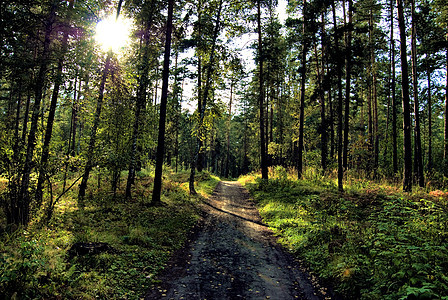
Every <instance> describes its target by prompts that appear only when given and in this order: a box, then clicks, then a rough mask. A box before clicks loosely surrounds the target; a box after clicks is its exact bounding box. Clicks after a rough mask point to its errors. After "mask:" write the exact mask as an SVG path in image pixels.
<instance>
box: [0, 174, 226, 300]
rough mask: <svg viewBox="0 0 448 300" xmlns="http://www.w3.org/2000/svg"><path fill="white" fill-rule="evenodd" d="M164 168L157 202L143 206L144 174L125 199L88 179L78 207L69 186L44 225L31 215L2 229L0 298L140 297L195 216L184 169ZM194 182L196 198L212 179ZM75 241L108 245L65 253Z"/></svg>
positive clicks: (147, 196)
mask: <svg viewBox="0 0 448 300" xmlns="http://www.w3.org/2000/svg"><path fill="white" fill-rule="evenodd" d="M167 173H168V175H167V176H166V177H165V178H164V186H163V194H162V202H163V205H162V206H157V207H152V206H151V205H150V201H151V192H152V191H151V188H152V182H153V178H152V177H151V175H150V174H151V173H150V172H146V173H145V172H141V173H140V174H139V176H138V178H137V180H136V186H135V189H134V193H133V195H134V197H133V198H132V199H130V200H127V199H125V197H124V195H123V194H122V193H120V192H119V193H117V194H116V195H115V196H114V195H113V194H112V193H110V192H109V190H108V184H107V183H106V182H104V184H101V185H100V186H96V183H97V181H96V180H95V178H93V180H92V184H91V185H90V190H89V191H88V195H89V197H88V199H86V207H85V209H84V210H83V211H81V210H79V209H78V208H77V203H76V195H77V193H76V190H74V191H72V192H71V193H67V196H66V197H64V198H63V199H61V200H60V201H59V203H58V204H57V206H56V209H55V212H54V215H53V218H52V220H51V222H50V223H49V224H48V225H47V226H43V227H42V226H41V225H40V223H39V220H38V218H36V219H35V220H33V222H32V223H31V224H30V225H29V226H28V228H19V229H18V230H16V231H15V232H13V233H8V232H7V231H5V232H4V233H3V235H2V236H0V299H11V298H17V299H28V298H32V299H97V298H100V299H139V298H141V297H142V296H143V295H144V294H145V292H146V291H147V290H148V289H149V287H150V286H151V285H152V284H154V283H156V282H155V276H156V275H157V274H158V273H159V272H160V271H161V270H163V268H164V266H165V264H166V262H167V261H168V259H169V258H170V256H171V254H172V253H173V251H175V250H176V249H179V248H180V247H182V245H183V244H184V242H185V240H186V237H187V234H188V232H189V231H190V230H191V229H192V227H193V226H194V224H196V222H197V220H198V219H199V209H198V206H197V203H198V202H199V201H200V200H199V197H201V196H198V197H190V196H189V195H188V190H187V189H186V188H185V185H184V182H185V181H188V174H187V173H177V174H174V173H172V174H169V171H168V172H167ZM103 179H106V178H103ZM197 180H198V183H197V191H198V192H200V193H201V194H202V195H203V196H207V195H208V194H210V193H211V191H213V189H214V187H215V186H216V184H217V183H218V181H219V179H218V178H217V177H214V176H211V175H210V174H208V173H205V172H204V173H201V174H198V176H197ZM94 182H95V184H94ZM79 242H85V243H94V242H101V243H107V244H108V245H110V249H111V251H106V252H102V253H99V254H87V255H74V256H71V255H70V254H69V251H68V250H69V249H70V248H71V247H72V245H73V244H75V243H79Z"/></svg>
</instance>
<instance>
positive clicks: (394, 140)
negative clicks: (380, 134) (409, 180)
mask: <svg viewBox="0 0 448 300" xmlns="http://www.w3.org/2000/svg"><path fill="white" fill-rule="evenodd" d="M390 64H391V66H392V80H391V94H392V168H393V171H394V175H395V174H397V173H398V144H397V136H398V131H397V97H396V93H395V85H396V83H395V37H394V0H390Z"/></svg>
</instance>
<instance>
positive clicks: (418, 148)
mask: <svg viewBox="0 0 448 300" xmlns="http://www.w3.org/2000/svg"><path fill="white" fill-rule="evenodd" d="M411 13H412V35H411V45H412V46H411V50H412V51H411V52H412V83H413V95H414V119H415V126H414V169H415V171H414V172H415V175H416V179H417V183H418V185H419V186H420V187H424V186H425V176H424V174H423V157H422V156H423V155H422V142H421V134H420V106H419V101H418V76H417V41H416V39H417V28H416V24H415V23H416V20H415V19H416V16H415V0H412V1H411Z"/></svg>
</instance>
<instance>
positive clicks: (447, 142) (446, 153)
mask: <svg viewBox="0 0 448 300" xmlns="http://www.w3.org/2000/svg"><path fill="white" fill-rule="evenodd" d="M446 41H447V43H448V28H447V33H446ZM445 66H446V68H445V69H446V73H445V111H444V116H445V120H444V143H443V145H444V147H443V160H444V162H445V164H444V165H445V166H444V168H443V170H444V174H445V176H448V46H447V48H446V62H445Z"/></svg>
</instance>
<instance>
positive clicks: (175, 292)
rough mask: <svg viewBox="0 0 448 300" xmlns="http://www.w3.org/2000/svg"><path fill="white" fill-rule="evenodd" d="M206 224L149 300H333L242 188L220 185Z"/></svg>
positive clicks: (205, 205) (235, 184)
mask: <svg viewBox="0 0 448 300" xmlns="http://www.w3.org/2000/svg"><path fill="white" fill-rule="evenodd" d="M203 209H204V218H203V220H202V222H201V224H200V226H198V227H197V228H196V230H195V231H194V233H193V234H192V236H191V237H190V241H189V244H188V245H187V246H186V247H185V248H184V249H182V250H181V251H179V252H178V253H176V254H175V256H174V258H173V259H172V261H171V263H170V264H169V265H168V266H167V269H166V272H165V273H164V274H162V275H161V277H159V278H158V279H159V280H160V283H159V284H158V285H157V286H155V287H154V288H153V290H151V291H149V292H148V294H147V295H146V297H145V298H146V299H186V300H190V299H191V300H193V299H204V300H205V299H209V300H215V299H281V300H283V299H309V300H314V299H331V297H330V296H329V295H328V292H327V290H326V289H325V288H322V287H320V286H319V285H318V283H317V281H316V280H315V279H313V278H311V276H309V274H308V273H307V272H306V271H305V269H304V268H303V267H302V266H301V264H300V262H299V261H297V260H295V259H294V258H293V257H292V256H291V255H290V254H289V253H287V252H286V251H285V250H284V249H283V248H282V247H281V246H279V245H278V244H277V243H276V241H275V240H276V239H275V237H274V236H273V234H272V232H271V231H270V230H269V229H268V227H267V226H266V225H264V224H263V223H262V220H261V218H260V215H259V213H258V211H257V209H256V207H255V205H254V203H253V201H252V200H251V199H250V196H249V193H248V192H247V190H246V189H244V188H243V187H242V186H241V185H240V184H239V183H238V182H233V181H221V182H220V183H219V184H218V185H217V187H216V189H215V191H214V193H213V195H212V196H211V197H210V199H207V200H205V201H204V203H203Z"/></svg>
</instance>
